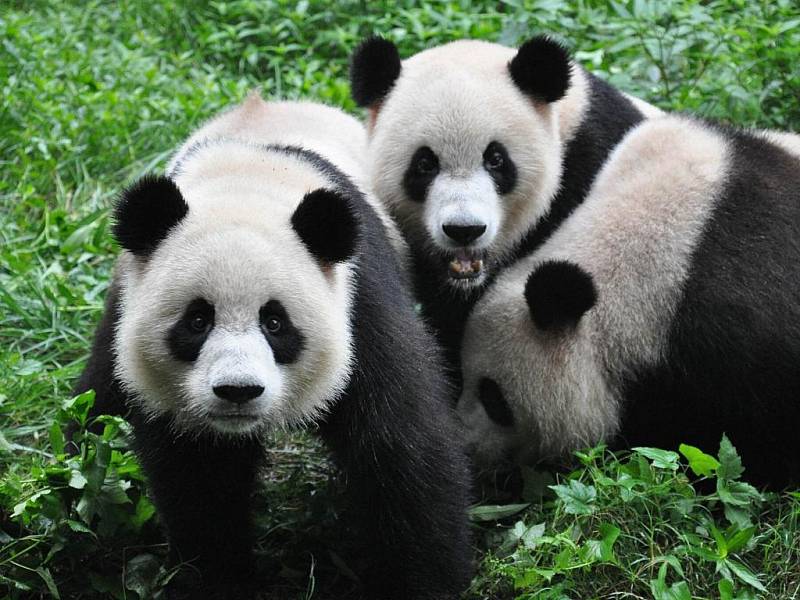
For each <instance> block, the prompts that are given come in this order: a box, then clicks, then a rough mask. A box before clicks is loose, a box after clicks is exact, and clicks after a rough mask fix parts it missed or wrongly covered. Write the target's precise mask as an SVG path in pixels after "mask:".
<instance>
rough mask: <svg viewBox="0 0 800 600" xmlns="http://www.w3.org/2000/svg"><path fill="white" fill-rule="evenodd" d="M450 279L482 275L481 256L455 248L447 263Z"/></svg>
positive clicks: (473, 277) (476, 277) (475, 277)
mask: <svg viewBox="0 0 800 600" xmlns="http://www.w3.org/2000/svg"><path fill="white" fill-rule="evenodd" d="M448 272H449V274H450V277H451V279H458V280H462V279H478V278H479V277H480V276H481V275H483V258H482V257H481V256H480V255H478V254H476V253H473V252H470V251H469V250H466V249H461V250H457V251H456V253H455V256H454V257H453V259H452V260H451V261H450V263H449V264H448Z"/></svg>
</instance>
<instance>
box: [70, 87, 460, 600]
mask: <svg viewBox="0 0 800 600" xmlns="http://www.w3.org/2000/svg"><path fill="white" fill-rule="evenodd" d="M364 146H365V133H364V130H363V128H362V127H361V125H360V124H359V123H358V122H357V121H356V120H355V119H353V118H352V117H349V116H347V115H345V114H344V113H342V112H341V111H338V110H336V109H333V108H329V107H326V106H322V105H318V104H312V103H291V102H285V103H284V102H276V103H265V102H264V101H263V100H261V98H260V97H257V96H253V97H251V98H249V99H248V100H247V101H246V102H244V103H243V104H242V105H240V106H237V107H235V108H233V109H232V110H230V111H228V112H226V113H223V114H222V115H221V116H218V117H217V118H215V119H214V120H212V121H211V122H209V123H208V124H206V125H205V126H203V127H202V128H201V129H199V130H198V131H197V132H196V133H195V134H194V135H193V136H192V137H191V138H190V139H189V140H188V141H187V142H186V143H185V144H184V145H183V147H182V148H181V149H180V150H179V151H178V153H177V154H176V155H175V157H174V158H173V160H172V162H171V163H170V165H169V167H168V170H167V173H166V176H149V177H145V178H143V179H141V180H140V181H138V182H137V183H135V184H133V185H132V186H131V187H130V188H128V189H127V190H126V191H125V192H124V194H123V195H122V197H121V199H120V201H119V203H118V205H117V208H116V211H115V225H114V236H115V238H116V239H117V241H118V242H119V244H120V245H121V246H122V248H123V250H124V251H123V253H122V254H121V256H120V257H119V259H118V262H117V265H116V270H115V276H114V280H113V282H112V285H111V286H110V288H109V292H108V297H107V301H106V310H105V313H104V315H103V318H102V321H101V323H100V325H99V327H98V329H97V333H96V336H95V341H94V346H93V348H92V353H91V356H90V359H89V362H88V364H87V366H86V369H85V371H84V373H83V374H82V376H81V379H80V381H79V383H78V385H77V387H76V392H83V391H85V390H88V389H94V390H95V391H96V401H95V406H94V409H93V410H94V413H95V414H106V413H110V414H125V413H127V415H128V418H129V420H130V422H131V423H132V425H133V431H134V440H133V443H134V449H135V451H136V453H137V455H138V457H139V459H140V461H141V463H142V466H143V469H144V471H145V473H146V475H147V477H148V482H149V485H150V489H151V491H152V494H153V498H154V501H155V504H156V508H157V510H158V513H159V516H160V518H161V521H162V523H163V524H164V526H165V528H166V531H167V536H168V539H169V543H170V561H171V562H172V563H173V564H176V565H177V564H182V563H189V564H190V565H191V567H192V569H194V571H192V570H191V569H189V570H188V571H187V570H184V571H182V574H184V575H186V574H187V573H188V576H187V577H177V578H176V579H174V580H173V583H172V584H171V585H172V586H173V588H174V589H173V590H172V592H173V593H174V594H175V595H176V596H175V597H188V598H253V597H255V596H256V595H257V593H258V588H259V585H258V583H257V582H258V576H257V575H258V574H257V573H256V569H255V558H254V554H253V544H254V528H253V523H252V515H251V511H252V506H251V502H252V497H253V494H254V491H255V489H256V486H257V484H258V473H259V470H260V468H261V467H262V466H263V464H264V462H265V451H264V450H265V449H264V443H265V442H264V439H265V437H264V434H265V433H266V432H268V431H269V430H272V429H275V428H281V429H282V428H288V427H293V426H301V425H309V424H312V423H313V424H316V425H317V426H318V431H319V433H320V435H321V436H322V438H323V439H324V440H325V442H326V443H327V445H328V446H329V447H330V449H331V450H332V453H333V456H334V459H335V462H336V463H337V464H338V466H339V467H340V468H341V469H342V470H343V471H344V474H345V479H346V481H347V491H348V500H349V504H348V513H350V514H352V515H353V517H354V520H355V528H356V530H357V532H358V534H359V540H360V541H361V542H363V544H364V547H365V552H366V554H367V555H368V557H369V565H368V567H367V569H366V571H365V572H364V573H363V583H364V586H365V590H366V592H365V593H366V594H367V595H368V597H375V598H378V597H380V598H451V597H456V596H457V595H458V593H459V592H460V591H461V590H463V589H464V588H465V587H466V586H467V584H468V582H469V577H470V570H471V564H470V561H471V557H470V541H469V529H468V523H467V518H466V509H467V506H468V502H469V494H468V490H469V483H468V481H469V478H468V471H467V466H466V457H465V456H464V455H463V451H462V450H461V448H460V446H459V443H458V442H459V439H460V437H459V435H458V434H459V428H458V427H457V423H456V419H455V415H454V414H453V412H452V410H451V409H450V407H449V406H448V403H447V401H446V400H447V397H448V388H447V383H446V381H445V380H444V377H443V375H442V373H441V367H440V357H439V356H438V355H437V349H436V344H435V342H434V340H433V339H432V338H431V336H430V335H429V333H428V332H427V330H426V329H425V327H424V326H423V325H422V323H421V321H420V319H419V318H418V317H417V315H416V313H415V311H414V301H413V298H412V296H411V294H410V292H409V290H408V289H407V286H406V282H405V276H404V265H403V257H402V250H403V246H402V244H401V243H400V242H399V236H398V235H397V234H396V232H394V231H393V230H392V225H391V221H390V219H389V218H388V216H387V215H385V214H384V213H383V210H382V208H381V206H380V205H379V204H378V203H377V202H376V201H374V200H373V199H372V198H371V197H370V196H369V195H365V194H364V193H362V192H361V190H360V188H359V185H360V184H361V183H362V182H363V181H364V174H363V166H362V164H361V161H362V156H363V153H364ZM387 424H390V426H387ZM192 573H197V576H192Z"/></svg>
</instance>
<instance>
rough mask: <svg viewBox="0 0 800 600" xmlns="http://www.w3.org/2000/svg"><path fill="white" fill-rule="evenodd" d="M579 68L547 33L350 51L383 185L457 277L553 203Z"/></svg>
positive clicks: (480, 271)
mask: <svg viewBox="0 0 800 600" xmlns="http://www.w3.org/2000/svg"><path fill="white" fill-rule="evenodd" d="M571 71H572V63H571V61H570V58H569V56H568V54H567V52H566V50H565V49H564V48H563V47H562V46H560V45H559V44H557V43H556V42H554V41H552V40H550V39H548V38H546V37H537V38H534V39H532V40H530V41H528V42H526V43H525V44H523V45H522V46H521V47H520V48H519V49H518V50H514V49H511V48H506V47H504V46H500V45H497V44H491V43H487V42H479V41H472V40H463V41H458V42H453V43H450V44H446V45H444V46H439V47H436V48H432V49H429V50H426V51H424V52H421V53H419V54H417V55H415V56H412V57H411V58H409V59H407V60H405V61H402V63H401V60H400V56H399V53H398V51H397V48H396V47H395V46H394V45H393V44H392V43H391V42H389V41H387V40H384V39H381V38H370V39H368V40H366V41H365V42H363V43H362V44H361V46H360V47H359V48H358V49H357V50H356V52H355V54H354V55H353V60H352V65H351V84H352V93H353V97H354V99H355V100H356V102H357V103H358V104H359V105H361V106H363V107H366V108H368V109H369V112H370V136H371V139H370V155H371V157H372V159H371V160H372V162H371V166H372V181H373V184H374V186H375V191H376V193H377V195H378V197H379V198H380V199H381V200H382V201H384V202H385V203H387V205H388V206H389V207H390V209H391V210H392V211H393V213H394V215H395V216H396V218H397V219H398V221H399V223H400V225H401V227H402V228H403V229H404V232H405V234H406V236H407V237H408V239H409V241H410V243H411V244H412V246H414V247H415V248H416V249H417V251H418V252H422V253H424V254H425V255H427V256H431V257H433V261H434V262H435V263H436V264H437V266H436V268H437V269H438V273H440V276H441V279H442V280H443V281H446V282H448V283H449V284H451V285H453V286H454V287H455V288H457V289H462V290H470V289H473V288H474V287H476V286H478V285H480V284H481V283H483V282H484V281H485V278H486V274H487V272H489V271H490V270H491V268H492V265H493V264H495V263H496V262H497V261H499V260H502V258H503V256H504V254H506V253H508V252H510V251H511V250H513V248H514V246H515V244H516V243H518V242H519V241H520V239H521V238H522V236H523V235H524V234H525V232H526V231H527V230H528V229H529V228H530V227H531V226H532V225H533V224H534V223H535V222H536V221H537V220H538V219H539V218H540V217H541V216H543V215H544V214H545V213H546V212H547V210H548V208H549V203H550V199H551V198H552V196H553V195H554V194H555V192H556V190H557V188H558V184H559V180H560V173H561V154H562V151H561V141H560V134H559V127H558V118H557V117H558V115H557V110H556V109H554V104H555V103H556V101H557V100H559V99H560V98H562V97H563V96H564V95H565V93H566V92H567V89H568V87H569V86H570V77H571Z"/></svg>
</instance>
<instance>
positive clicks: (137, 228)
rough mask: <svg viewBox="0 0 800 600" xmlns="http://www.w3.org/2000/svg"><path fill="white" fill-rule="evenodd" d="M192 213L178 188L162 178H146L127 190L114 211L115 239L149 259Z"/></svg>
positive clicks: (152, 176) (158, 176)
mask: <svg viewBox="0 0 800 600" xmlns="http://www.w3.org/2000/svg"><path fill="white" fill-rule="evenodd" d="M188 212H189V205H187V204H186V201H185V200H184V199H183V196H182V195H181V192H180V190H179V189H178V186H177V185H175V182H174V181H172V180H171V179H167V178H166V177H164V176H163V175H146V176H144V177H142V178H141V179H140V180H139V181H137V182H136V183H134V184H133V185H131V186H130V187H128V188H127V189H126V190H125V191H124V192H122V195H121V196H120V199H119V201H118V202H117V206H116V208H115V209H114V227H113V235H114V238H115V239H116V240H117V242H119V245H120V246H122V247H123V248H125V249H126V250H129V251H130V252H132V253H133V254H134V255H136V256H139V257H142V258H147V257H148V256H150V254H151V253H152V252H153V250H155V249H156V247H158V245H159V244H160V243H161V242H162V241H163V240H164V239H165V238H166V237H167V234H168V233H169V231H170V229H172V228H173V227H175V226H176V225H177V224H178V223H180V222H181V220H182V219H183V218H184V217H185V216H186V213H188Z"/></svg>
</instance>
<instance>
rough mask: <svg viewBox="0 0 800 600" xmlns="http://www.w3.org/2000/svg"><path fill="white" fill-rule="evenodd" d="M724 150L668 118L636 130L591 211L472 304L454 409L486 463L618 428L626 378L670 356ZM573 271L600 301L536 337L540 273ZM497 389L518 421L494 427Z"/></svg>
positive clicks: (570, 446) (710, 133) (700, 129)
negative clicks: (535, 291) (569, 266)
mask: <svg viewBox="0 0 800 600" xmlns="http://www.w3.org/2000/svg"><path fill="white" fill-rule="evenodd" d="M728 162H729V159H728V147H727V142H726V140H725V139H724V138H723V137H721V135H720V134H718V133H717V132H715V131H714V130H713V129H710V128H706V127H704V126H702V125H700V124H697V123H695V122H693V121H690V120H688V119H684V118H680V117H672V116H665V117H663V118H661V119H656V120H652V121H646V122H644V123H643V124H641V125H640V126H639V127H637V128H636V129H634V130H633V131H631V132H630V133H629V134H628V135H627V136H626V137H625V139H624V140H623V142H622V143H621V144H620V145H619V146H618V147H617V148H616V149H615V151H614V152H613V153H612V155H611V157H610V158H609V160H608V162H607V163H606V165H605V166H604V168H603V169H602V170H601V172H600V173H599V174H598V177H597V179H596V181H595V184H594V186H593V188H592V190H591V192H590V194H589V196H588V198H587V199H586V201H585V202H584V203H583V204H582V205H581V206H580V207H579V208H578V209H576V211H575V213H574V214H573V215H572V216H571V217H570V218H569V219H568V220H567V221H566V222H565V223H564V224H563V225H562V227H561V228H560V229H559V230H558V231H556V233H555V234H554V235H553V236H552V237H551V238H550V239H549V240H548V241H547V242H546V243H545V245H543V246H542V247H541V248H540V249H539V250H538V251H537V252H535V253H534V254H533V255H531V256H529V257H526V258H524V259H522V260H520V261H519V262H518V263H516V264H515V265H513V266H512V267H510V268H509V269H507V270H506V271H504V272H503V274H502V275H501V276H500V277H499V278H498V280H497V282H496V283H495V284H494V285H493V286H492V288H490V290H489V291H488V292H487V294H486V295H485V296H484V298H483V299H482V300H481V301H480V302H479V303H478V304H477V305H476V307H475V309H474V311H473V313H472V315H471V317H470V319H469V321H468V324H467V329H466V332H465V336H464V343H463V347H462V371H463V374H464V390H463V393H462V397H461V399H460V401H459V406H458V410H459V413H460V414H461V416H462V418H463V420H464V422H465V424H466V425H467V427H468V429H469V431H470V433H469V439H470V444H471V446H472V450H473V451H474V452H475V454H476V455H477V459H478V461H479V462H480V463H482V464H485V465H486V464H493V463H496V462H497V461H498V460H501V459H507V458H513V459H514V460H517V461H532V460H536V459H538V458H542V457H554V456H559V455H562V454H564V453H566V452H569V451H571V450H574V449H576V448H577V447H580V446H583V445H586V444H592V443H596V442H597V441H599V440H602V439H607V438H609V437H610V436H612V435H613V434H614V433H615V432H616V431H617V429H618V426H619V422H618V418H619V402H620V391H621V378H622V377H624V376H625V375H626V374H628V373H630V372H631V371H632V370H634V369H637V368H640V367H646V366H652V365H654V364H656V363H657V362H658V361H659V360H661V358H662V357H663V352H664V350H665V345H666V342H667V335H668V330H669V326H670V324H671V323H672V318H673V314H674V310H675V308H676V306H677V304H678V302H679V300H680V297H681V289H682V285H683V282H684V281H685V279H686V277H687V272H688V269H689V266H690V262H691V254H692V251H693V250H694V248H695V247H696V245H697V243H698V241H699V238H700V235H701V234H702V231H703V228H704V226H705V224H706V222H707V220H708V219H709V217H710V215H711V213H712V211H713V209H714V206H715V201H716V198H717V194H718V193H719V191H720V190H721V189H722V188H723V185H724V182H725V179H726V172H727V169H728ZM550 259H561V260H568V261H571V262H573V263H576V264H577V265H579V266H580V267H582V268H583V269H584V270H586V271H587V272H588V273H590V274H591V275H592V277H593V279H594V282H595V285H596V287H597V291H598V302H597V304H596V305H595V307H594V308H592V309H591V310H590V311H589V312H588V313H586V314H585V315H584V316H583V318H582V319H581V321H580V322H579V323H578V326H577V327H576V328H575V329H574V330H568V331H565V332H560V333H552V332H551V333H546V332H542V331H539V330H537V329H536V328H535V326H534V325H533V323H532V321H531V318H530V314H529V311H528V306H527V304H526V302H525V299H524V295H523V294H524V287H525V283H526V281H527V278H528V276H529V275H530V273H531V272H532V271H533V270H534V269H535V268H536V266H537V265H539V264H540V263H542V262H543V261H546V260H550ZM482 377H489V378H491V379H494V380H495V381H496V382H497V383H498V384H499V385H500V388H501V389H502V391H503V393H504V397H505V400H506V401H507V402H508V404H509V406H510V407H511V409H512V412H513V414H514V417H515V421H516V422H515V426H514V427H513V428H501V427H498V426H497V425H495V424H493V423H491V422H490V420H489V419H488V417H487V416H486V413H485V411H484V410H483V408H482V406H481V404H480V401H479V399H478V393H477V389H478V382H479V381H480V379H481V378H482Z"/></svg>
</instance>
